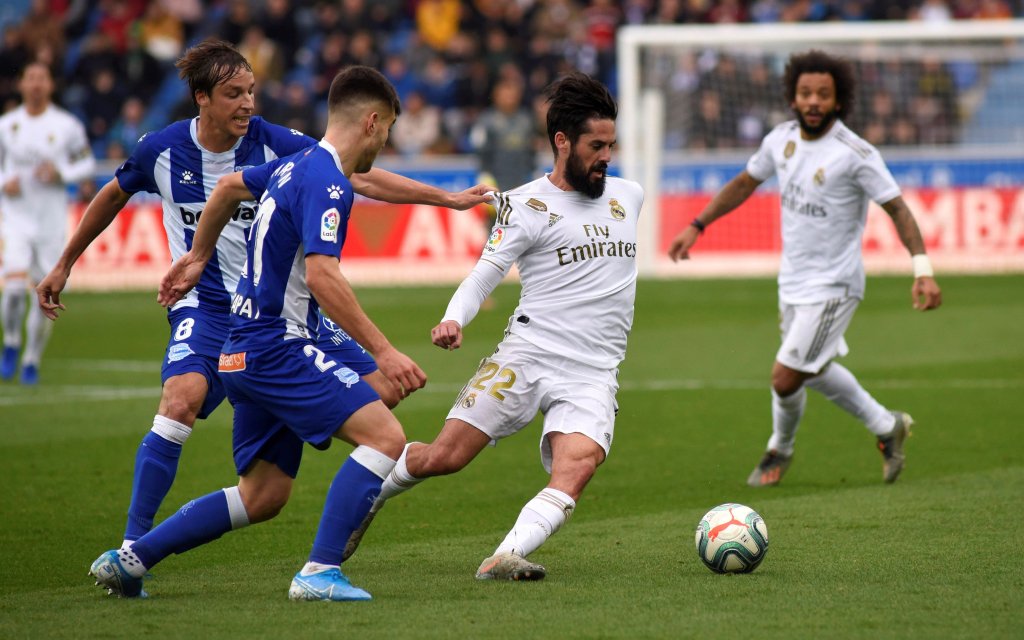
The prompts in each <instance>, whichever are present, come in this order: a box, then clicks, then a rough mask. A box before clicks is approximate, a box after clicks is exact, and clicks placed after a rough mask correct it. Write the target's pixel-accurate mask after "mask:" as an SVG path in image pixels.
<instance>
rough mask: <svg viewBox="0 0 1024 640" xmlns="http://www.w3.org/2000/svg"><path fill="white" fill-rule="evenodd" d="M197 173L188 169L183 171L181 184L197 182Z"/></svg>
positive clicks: (179, 181)
mask: <svg viewBox="0 0 1024 640" xmlns="http://www.w3.org/2000/svg"><path fill="white" fill-rule="evenodd" d="M195 178H196V177H195V175H193V174H192V172H191V171H188V170H187V169H186V170H185V171H182V172H181V180H178V183H179V184H197V183H196V179H195Z"/></svg>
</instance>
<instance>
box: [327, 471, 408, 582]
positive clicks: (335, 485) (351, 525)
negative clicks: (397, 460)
mask: <svg viewBox="0 0 1024 640" xmlns="http://www.w3.org/2000/svg"><path fill="white" fill-rule="evenodd" d="M378 455H380V454H378ZM391 464H392V466H393V465H394V461H393V460H392V461H391ZM383 482H384V480H383V479H382V478H381V477H380V476H379V475H377V474H376V473H374V472H373V471H370V470H369V469H367V468H366V467H365V466H363V465H362V464H360V463H359V462H357V461H356V460H355V459H354V458H352V457H350V458H349V459H347V460H346V461H345V464H343V465H341V469H339V470H338V474H337V475H336V476H334V481H333V482H331V488H330V490H329V491H328V492H327V503H326V504H325V505H324V511H323V515H321V517H320V527H319V528H318V529H317V530H316V539H315V540H314V541H313V551H312V552H310V554H309V561H310V562H319V563H321V564H326V565H335V566H337V565H340V564H341V555H342V552H343V551H344V550H345V543H346V542H348V539H349V536H351V535H352V532H353V531H355V530H356V528H357V527H359V525H360V524H362V522H363V518H365V517H366V514H367V513H369V511H370V507H371V506H372V505H373V501H374V500H375V499H376V498H377V494H379V493H380V485H381V483H383Z"/></svg>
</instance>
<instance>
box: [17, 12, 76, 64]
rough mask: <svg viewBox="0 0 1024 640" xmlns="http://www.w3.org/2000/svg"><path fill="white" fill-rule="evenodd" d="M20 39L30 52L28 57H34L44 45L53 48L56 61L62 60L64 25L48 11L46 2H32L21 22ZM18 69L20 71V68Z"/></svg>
mask: <svg viewBox="0 0 1024 640" xmlns="http://www.w3.org/2000/svg"><path fill="white" fill-rule="evenodd" d="M21 39H22V42H23V43H24V44H25V47H26V48H27V49H28V50H29V51H30V52H31V54H32V55H31V56H30V57H32V58H34V57H35V55H34V54H35V52H36V51H37V50H38V49H40V48H41V47H43V46H44V45H49V46H50V47H52V48H53V51H54V54H55V55H56V56H57V59H58V60H60V59H62V58H63V55H64V48H65V46H66V42H65V38H64V25H63V24H61V21H60V19H59V18H58V17H57V16H56V15H55V14H54V13H53V12H52V11H50V3H49V1H48V0H32V4H31V5H29V10H28V13H27V14H26V15H25V19H24V20H22V21H21ZM18 68H19V69H20V67H18Z"/></svg>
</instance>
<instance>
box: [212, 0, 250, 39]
mask: <svg viewBox="0 0 1024 640" xmlns="http://www.w3.org/2000/svg"><path fill="white" fill-rule="evenodd" d="M254 21H255V20H254V18H253V15H252V9H251V8H250V6H249V0H229V2H228V7H227V13H226V14H225V15H224V20H223V21H222V22H221V24H220V29H219V34H220V37H221V38H223V39H224V40H226V41H228V42H230V43H232V44H238V43H239V42H241V41H242V37H243V36H244V35H245V30H246V29H248V28H249V25H251V24H253V22H254Z"/></svg>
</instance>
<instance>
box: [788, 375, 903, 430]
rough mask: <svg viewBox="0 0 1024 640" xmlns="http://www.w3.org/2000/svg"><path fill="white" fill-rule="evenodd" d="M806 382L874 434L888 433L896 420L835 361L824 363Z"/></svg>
mask: <svg viewBox="0 0 1024 640" xmlns="http://www.w3.org/2000/svg"><path fill="white" fill-rule="evenodd" d="M807 386H809V387H810V388H812V389H814V390H815V391H818V392H819V393H821V394H822V395H823V396H825V397H826V398H828V399H829V400H831V401H832V402H834V403H835V404H836V405H837V406H838V407H839V408H841V409H843V410H844V411H846V412H847V413H849V414H850V415H852V416H853V417H854V418H857V419H858V420H860V421H861V422H863V423H864V426H866V427H867V428H868V431H870V432H871V433H873V434H875V435H876V436H884V435H887V434H888V433H889V432H890V431H892V428H893V426H894V425H895V424H896V418H895V417H894V416H893V415H892V414H891V413H890V412H889V410H888V409H886V408H885V407H883V406H882V405H881V404H880V403H879V402H878V401H877V400H875V399H874V398H873V397H871V394H870V393H868V392H867V391H866V390H865V389H864V387H862V386H860V383H859V382H857V378H856V377H854V375H853V374H852V373H850V370H849V369H847V368H846V367H844V366H843V365H841V364H839V363H838V362H833V363H832V364H830V365H829V366H828V367H826V368H825V371H823V372H822V373H821V375H817V376H815V377H813V378H809V379H808V380H807Z"/></svg>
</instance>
